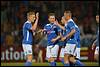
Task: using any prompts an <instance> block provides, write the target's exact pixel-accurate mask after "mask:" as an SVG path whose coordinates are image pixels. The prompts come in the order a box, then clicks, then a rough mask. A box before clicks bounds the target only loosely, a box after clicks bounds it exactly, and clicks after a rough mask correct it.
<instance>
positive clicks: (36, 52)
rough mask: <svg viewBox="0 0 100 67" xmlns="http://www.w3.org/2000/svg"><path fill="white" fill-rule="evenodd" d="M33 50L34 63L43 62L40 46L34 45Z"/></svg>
mask: <svg viewBox="0 0 100 67" xmlns="http://www.w3.org/2000/svg"><path fill="white" fill-rule="evenodd" d="M33 48H34V50H33V54H34V59H35V60H36V62H43V59H42V50H41V49H40V45H38V44H36V45H34V47H33Z"/></svg>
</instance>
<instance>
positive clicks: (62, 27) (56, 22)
mask: <svg viewBox="0 0 100 67" xmlns="http://www.w3.org/2000/svg"><path fill="white" fill-rule="evenodd" d="M54 24H56V25H57V26H59V27H60V28H61V29H62V30H65V27H64V26H62V25H60V24H59V23H58V21H57V20H56V21H55V22H54Z"/></svg>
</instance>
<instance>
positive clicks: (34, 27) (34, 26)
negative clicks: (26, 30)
mask: <svg viewBox="0 0 100 67" xmlns="http://www.w3.org/2000/svg"><path fill="white" fill-rule="evenodd" d="M38 20H39V13H38V12H37V13H36V21H35V23H34V25H33V26H32V30H36V28H37V25H38Z"/></svg>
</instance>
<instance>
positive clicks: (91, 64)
mask: <svg viewBox="0 0 100 67" xmlns="http://www.w3.org/2000/svg"><path fill="white" fill-rule="evenodd" d="M83 63H84V64H85V66H99V64H98V63H96V62H83ZM1 66H24V63H1ZM32 66H49V63H47V62H46V63H33V64H32ZM57 66H63V64H62V63H61V62H57Z"/></svg>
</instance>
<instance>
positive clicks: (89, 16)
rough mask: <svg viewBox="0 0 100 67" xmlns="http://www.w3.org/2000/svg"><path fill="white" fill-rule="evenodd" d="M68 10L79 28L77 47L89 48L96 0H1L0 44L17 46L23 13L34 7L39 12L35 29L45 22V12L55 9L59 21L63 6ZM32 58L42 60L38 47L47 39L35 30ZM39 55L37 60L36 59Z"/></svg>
mask: <svg viewBox="0 0 100 67" xmlns="http://www.w3.org/2000/svg"><path fill="white" fill-rule="evenodd" d="M66 8H67V9H70V10H71V11H72V14H73V19H74V21H75V22H76V24H77V25H78V26H79V28H80V31H81V46H82V47H89V46H91V45H92V43H93V41H94V40H95V39H96V30H97V24H96V19H95V16H96V13H97V9H98V1H1V45H2V46H10V45H16V46H21V43H22V38H23V36H22V27H23V24H24V22H25V21H26V20H27V19H26V12H27V11H29V10H36V11H38V12H39V13H40V20H39V25H38V28H37V30H39V29H41V28H43V27H44V25H45V24H47V23H48V13H49V12H55V14H56V17H57V19H58V20H60V18H61V16H63V12H64V10H65V9H66ZM34 44H35V46H34V47H36V48H34V50H33V51H34V57H35V59H36V60H38V61H37V62H39V61H40V62H42V61H43V60H42V59H41V55H42V51H41V49H39V47H46V45H47V38H46V36H45V35H42V34H40V33H37V34H36V35H35V36H34ZM39 58H40V60H39Z"/></svg>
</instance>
